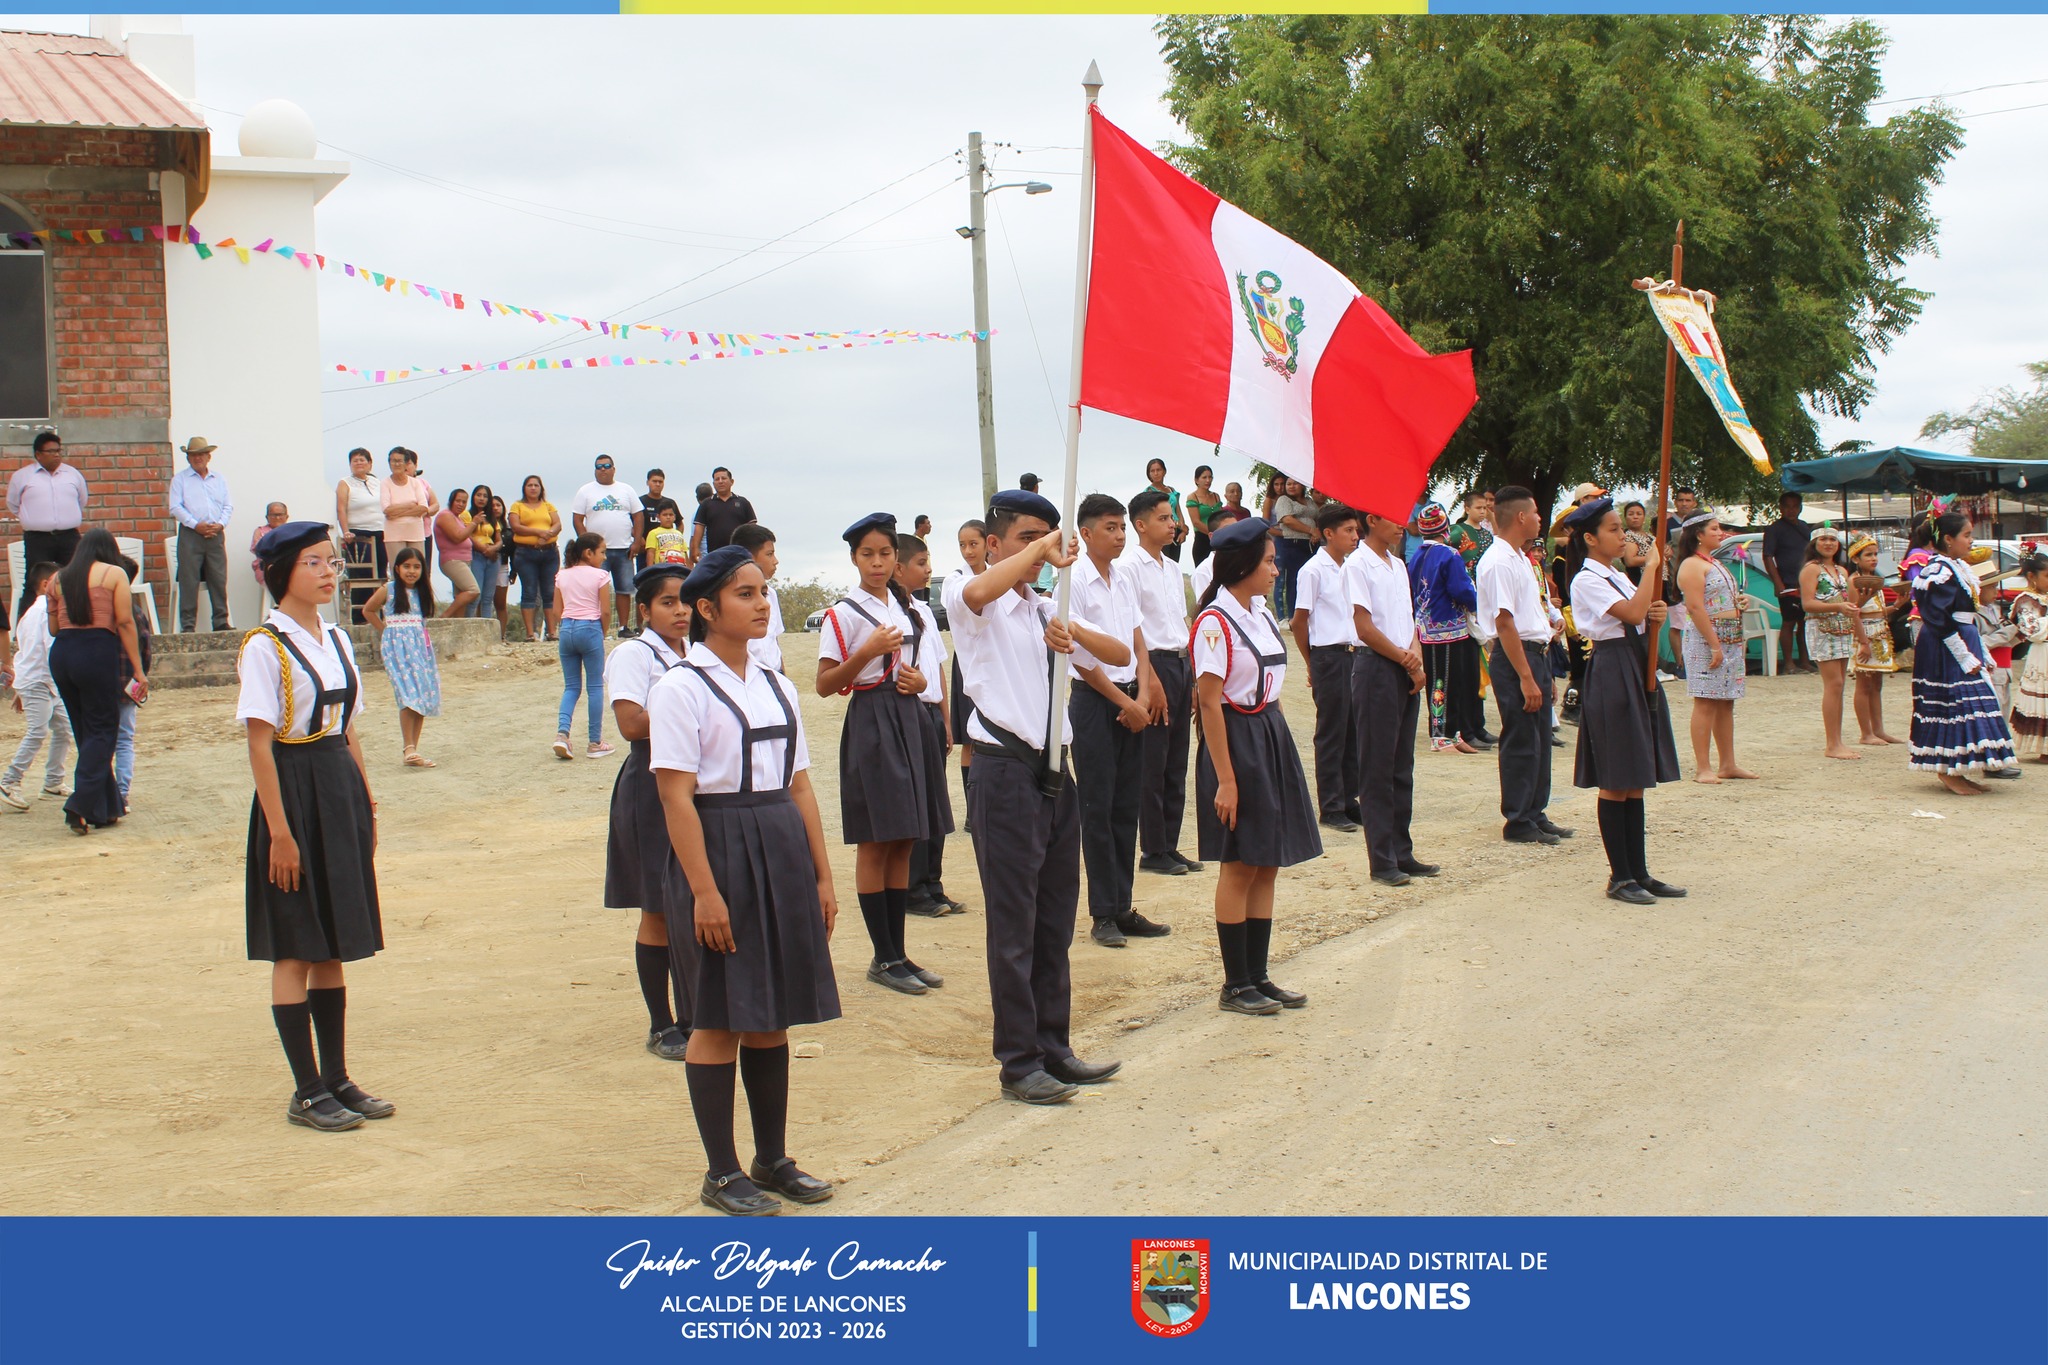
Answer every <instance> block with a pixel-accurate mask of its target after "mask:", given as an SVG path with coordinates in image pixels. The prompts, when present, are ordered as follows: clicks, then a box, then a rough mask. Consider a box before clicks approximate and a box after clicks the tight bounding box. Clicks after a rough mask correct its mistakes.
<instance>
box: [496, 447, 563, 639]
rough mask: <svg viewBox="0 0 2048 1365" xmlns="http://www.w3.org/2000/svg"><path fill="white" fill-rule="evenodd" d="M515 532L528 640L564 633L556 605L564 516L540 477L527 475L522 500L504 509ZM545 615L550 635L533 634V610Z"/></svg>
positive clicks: (521, 610)
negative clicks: (557, 548)
mask: <svg viewBox="0 0 2048 1365" xmlns="http://www.w3.org/2000/svg"><path fill="white" fill-rule="evenodd" d="M505 519H506V521H508V522H509V523H510V529H511V532H512V572H513V573H514V574H516V575H518V578H519V616H520V619H522V620H523V621H525V622H526V638H527V639H529V640H545V639H548V638H550V637H552V636H554V635H557V634H559V633H560V631H561V621H562V617H561V612H560V610H559V608H557V607H556V605H555V572H556V570H558V569H560V568H561V567H562V557H561V554H560V553H559V552H558V551H557V550H556V548H555V542H556V541H558V540H559V539H560V538H561V535H562V514H561V513H560V512H558V511H556V510H555V505H554V504H553V503H551V502H549V501H548V490H547V485H546V484H544V483H542V482H541V480H540V475H538V474H528V475H527V476H526V482H525V483H524V484H522V485H521V486H520V498H519V501H518V502H515V503H513V504H512V505H511V506H510V507H508V508H506V509H505ZM536 608H538V609H539V610H540V611H542V612H544V613H546V616H547V634H545V635H540V634H536V633H535V631H534V621H533V616H534V611H535V609H536Z"/></svg>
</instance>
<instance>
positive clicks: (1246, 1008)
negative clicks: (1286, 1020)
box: [1216, 986, 1283, 1014]
mask: <svg viewBox="0 0 2048 1365" xmlns="http://www.w3.org/2000/svg"><path fill="white" fill-rule="evenodd" d="M1216 1008H1218V1009H1220V1010H1223V1011H1224V1012H1226V1013H1228V1014H1278V1013H1279V1012H1280V1011H1281V1009H1282V1008H1283V1007H1282V1006H1281V1004H1280V1002H1279V1001H1278V1000H1275V999H1273V998H1272V997H1271V996H1269V995H1267V994H1266V993H1265V992H1264V991H1262V990H1260V989H1259V988H1258V987H1257V986H1225V987H1224V988H1223V994H1222V995H1220V996H1218V997H1217V999H1216Z"/></svg>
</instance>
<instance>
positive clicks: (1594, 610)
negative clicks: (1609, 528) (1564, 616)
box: [1572, 559, 1636, 640]
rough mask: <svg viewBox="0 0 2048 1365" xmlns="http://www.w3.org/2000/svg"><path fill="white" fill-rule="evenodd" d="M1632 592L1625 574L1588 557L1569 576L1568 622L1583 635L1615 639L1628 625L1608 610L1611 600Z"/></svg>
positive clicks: (1634, 592) (1614, 601) (1613, 602)
mask: <svg viewBox="0 0 2048 1365" xmlns="http://www.w3.org/2000/svg"><path fill="white" fill-rule="evenodd" d="M1635 595H1636V585H1635V584H1633V583H1631V582H1629V581H1628V575H1627V574H1625V573H1623V572H1622V571H1621V570H1619V569H1617V568H1615V567H1614V566H1613V565H1611V564H1602V563H1599V562H1598V561H1596V560H1591V559H1589V560H1587V561H1586V563H1585V565H1584V567H1582V568H1581V569H1580V570H1579V571H1578V573H1577V574H1575V575H1574V576H1573V577H1572V624H1573V625H1574V626H1576V627H1578V631H1579V634H1580V636H1581V637H1583V638H1584V639H1588V640H1619V639H1620V638H1621V637H1622V636H1623V635H1625V634H1627V633H1628V627H1627V626H1626V625H1624V624H1623V623H1622V622H1621V621H1619V620H1616V619H1615V617H1614V616H1613V615H1612V614H1611V613H1612V611H1613V609H1614V604H1615V603H1617V602H1625V601H1627V600H1628V599H1629V598H1631V597H1634V596H1635Z"/></svg>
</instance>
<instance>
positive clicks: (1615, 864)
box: [1594, 797, 1636, 882]
mask: <svg viewBox="0 0 2048 1365" xmlns="http://www.w3.org/2000/svg"><path fill="white" fill-rule="evenodd" d="M1594 804H1595V805H1596V806H1598V807H1599V810H1600V846H1601V847H1602V848H1604V849H1606V850H1607V871H1608V876H1609V877H1610V878H1611V879H1612V880H1614V881H1617V882H1632V881H1634V880H1635V879H1636V872H1635V868H1633V867H1631V866H1630V865H1629V857H1628V835H1627V833H1626V832H1625V831H1626V829H1627V825H1628V812H1627V811H1625V810H1623V809H1622V803H1621V802H1619V801H1609V800H1608V799H1607V798H1605V797H1601V798H1600V799H1599V800H1598V801H1596V802H1594Z"/></svg>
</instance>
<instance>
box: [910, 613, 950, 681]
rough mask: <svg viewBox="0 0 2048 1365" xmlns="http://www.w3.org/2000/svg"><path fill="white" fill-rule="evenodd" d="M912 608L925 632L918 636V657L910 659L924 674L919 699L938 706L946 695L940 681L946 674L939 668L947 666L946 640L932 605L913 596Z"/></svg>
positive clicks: (911, 664) (912, 664)
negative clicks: (940, 631)
mask: <svg viewBox="0 0 2048 1365" xmlns="http://www.w3.org/2000/svg"><path fill="white" fill-rule="evenodd" d="M910 609H911V610H912V611H914V612H916V613H917V619H918V622H919V623H920V624H921V625H923V627H924V634H922V635H920V636H918V637H917V657H916V658H914V659H912V660H910V661H909V663H910V666H911V667H912V668H914V669H916V670H917V671H918V672H920V673H922V674H924V691H922V692H920V693H918V694H917V699H918V700H919V701H928V702H931V703H932V704H933V705H934V706H936V705H937V704H938V703H939V700H940V699H941V698H942V697H944V696H945V695H946V689H945V687H944V686H942V685H941V684H940V681H939V679H940V678H941V677H943V676H944V675H943V674H942V673H941V672H940V671H939V670H940V669H942V668H944V667H945V666H946V640H945V637H944V636H942V635H940V634H939V618H938V617H936V616H934V615H932V609H931V608H930V607H928V606H926V605H925V604H924V603H922V602H920V601H918V600H917V599H916V598H915V597H913V598H911V599H910Z"/></svg>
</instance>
